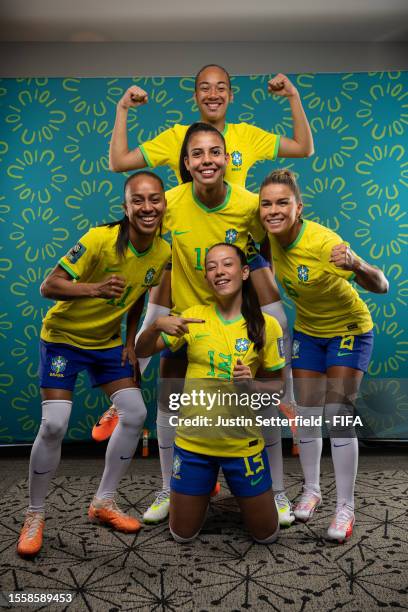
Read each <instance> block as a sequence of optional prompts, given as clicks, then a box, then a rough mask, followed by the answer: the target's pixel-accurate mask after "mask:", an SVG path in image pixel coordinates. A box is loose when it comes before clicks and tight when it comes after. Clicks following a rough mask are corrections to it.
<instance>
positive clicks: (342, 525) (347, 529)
mask: <svg viewBox="0 0 408 612" xmlns="http://www.w3.org/2000/svg"><path fill="white" fill-rule="evenodd" d="M354 522H355V517H354V512H353V510H352V509H351V508H350V507H348V506H346V505H344V506H342V507H341V508H339V509H338V510H336V514H335V515H334V518H333V520H332V522H331V523H330V527H329V529H328V530H327V537H328V538H329V540H337V542H340V543H343V542H346V541H347V540H348V539H349V538H351V536H352V534H353V526H354Z"/></svg>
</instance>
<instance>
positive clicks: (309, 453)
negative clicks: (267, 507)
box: [297, 406, 323, 495]
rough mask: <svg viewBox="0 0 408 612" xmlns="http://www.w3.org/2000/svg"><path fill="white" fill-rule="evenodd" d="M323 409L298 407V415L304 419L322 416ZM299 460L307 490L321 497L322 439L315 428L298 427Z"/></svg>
mask: <svg viewBox="0 0 408 612" xmlns="http://www.w3.org/2000/svg"><path fill="white" fill-rule="evenodd" d="M322 412H323V409H322V408H319V407H314V408H311V407H310V408H309V407H305V406H297V413H298V414H299V416H302V417H303V418H309V417H311V416H315V417H317V416H320V415H321V414H322ZM298 436H299V459H300V464H301V466H302V470H303V475H304V477H305V489H307V490H308V491H311V492H313V493H317V494H319V495H320V457H321V454H322V447H323V442H322V437H321V435H320V431H319V430H317V429H316V428H315V427H306V426H300V427H298Z"/></svg>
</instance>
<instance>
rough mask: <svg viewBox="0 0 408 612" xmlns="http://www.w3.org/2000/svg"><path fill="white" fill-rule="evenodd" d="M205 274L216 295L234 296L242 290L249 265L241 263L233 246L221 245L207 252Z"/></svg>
mask: <svg viewBox="0 0 408 612" xmlns="http://www.w3.org/2000/svg"><path fill="white" fill-rule="evenodd" d="M205 275H206V278H207V282H208V284H209V286H210V288H211V290H212V291H213V292H214V294H215V295H216V296H219V297H223V296H232V295H235V294H237V293H240V292H241V291H242V282H243V281H244V280H246V279H247V278H248V276H249V266H242V265H241V260H240V258H239V255H238V253H237V252H236V250H235V249H234V248H233V247H230V246H228V245H220V246H216V247H213V248H212V249H210V250H209V251H208V253H207V257H206V260H205Z"/></svg>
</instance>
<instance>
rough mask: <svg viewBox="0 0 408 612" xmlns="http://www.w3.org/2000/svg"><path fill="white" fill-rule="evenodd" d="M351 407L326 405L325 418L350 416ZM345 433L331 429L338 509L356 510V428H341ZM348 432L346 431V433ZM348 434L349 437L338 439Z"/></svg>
mask: <svg viewBox="0 0 408 612" xmlns="http://www.w3.org/2000/svg"><path fill="white" fill-rule="evenodd" d="M351 410H352V409H351V407H350V406H347V405H345V404H326V406H325V418H327V419H330V420H332V419H333V417H334V416H335V415H342V414H343V415H348V414H350V411H351ZM340 429H342V430H343V431H342V432H341V431H339V432H338V433H337V434H336V433H334V432H335V430H336V427H335V426H334V425H332V426H331V427H330V430H331V431H330V433H331V436H330V444H331V453H332V460H333V467H334V475H335V478H336V491H337V509H339V508H341V507H342V506H344V505H345V504H346V505H347V506H349V507H350V508H351V509H352V510H354V486H355V482H356V476H357V467H358V440H357V438H356V437H351V436H352V435H353V434H354V435H355V432H354V428H351V427H346V428H341V427H340ZM345 430H346V431H345ZM339 434H340V435H343V436H344V435H345V434H347V436H348V437H341V438H340V437H337V436H338V435H339Z"/></svg>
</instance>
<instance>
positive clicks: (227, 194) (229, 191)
mask: <svg viewBox="0 0 408 612" xmlns="http://www.w3.org/2000/svg"><path fill="white" fill-rule="evenodd" d="M224 182H225V185H226V186H227V193H226V196H225V198H224V201H223V202H221V204H218V206H216V207H215V208H208V206H206V205H205V204H203V203H202V202H200V200H199V199H198V197H197V196H196V193H195V191H194V185H193V183H191V193H192V195H193V200H194V202H195V203H196V204H197V206H199V207H200V208H201V209H202V210H205V212H208V213H213V212H218V211H219V210H222V209H223V208H225V207H226V206H227V204H228V202H229V200H230V197H231V185H230V184H229V183H227V182H226V181H224Z"/></svg>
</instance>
